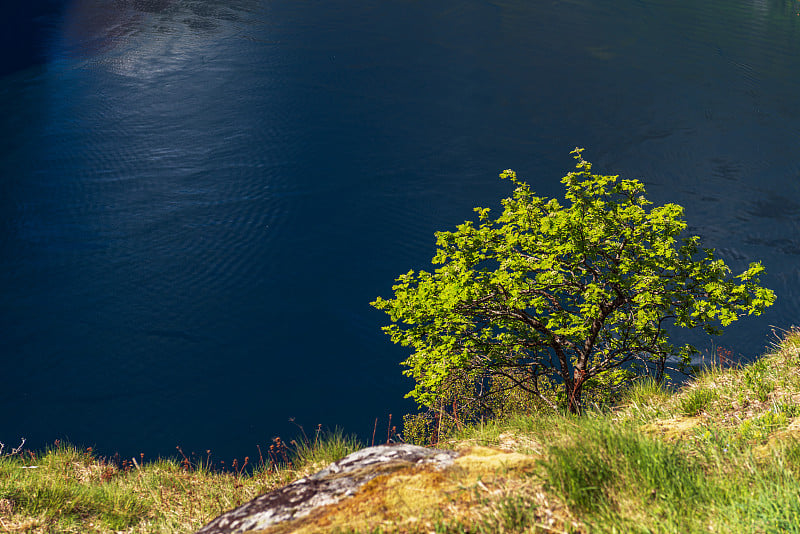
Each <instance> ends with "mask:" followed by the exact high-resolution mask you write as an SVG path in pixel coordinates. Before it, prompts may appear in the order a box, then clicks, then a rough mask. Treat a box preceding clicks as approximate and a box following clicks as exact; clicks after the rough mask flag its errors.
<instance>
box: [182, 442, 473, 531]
mask: <svg viewBox="0 0 800 534" xmlns="http://www.w3.org/2000/svg"><path fill="white" fill-rule="evenodd" d="M456 456H458V453H456V452H455V451H448V450H441V449H428V448H425V447H418V446H416V445H408V444H398V445H380V446H377V447H369V448H366V449H362V450H360V451H357V452H354V453H353V454H350V455H349V456H346V457H345V458H342V459H341V460H339V461H338V462H334V463H332V464H331V465H329V466H328V467H326V468H325V469H323V470H322V471H320V472H318V473H316V474H314V475H311V476H309V477H306V478H301V479H300V480H297V481H295V482H292V483H291V484H289V485H288V486H285V487H283V488H280V489H278V490H275V491H272V492H270V493H265V494H264V495H261V496H260V497H256V498H255V499H253V500H252V501H250V502H248V503H246V504H243V505H242V506H240V507H238V508H236V509H234V510H231V511H229V512H226V513H224V514H222V515H221V516H219V517H217V518H216V519H214V520H213V521H211V522H210V523H209V524H207V525H206V526H204V527H203V528H201V529H200V530H198V531H197V534H234V533H243V532H248V531H252V530H263V529H265V528H267V527H270V526H272V525H274V524H276V523H279V522H281V521H289V520H292V519H299V518H302V517H305V516H307V515H309V514H310V513H311V512H312V511H314V510H316V509H317V508H319V507H321V506H325V505H327V504H333V503H335V502H338V501H340V500H342V499H344V498H345V497H349V496H351V495H353V494H354V493H356V491H358V489H359V488H360V487H361V486H363V485H364V484H366V483H367V482H369V481H370V480H372V479H373V478H375V477H377V476H379V475H383V474H387V473H391V472H393V471H396V470H398V469H402V468H405V467H411V466H415V465H426V464H427V465H432V466H433V467H435V468H437V469H444V468H445V467H448V466H450V465H452V464H453V460H454V459H455V458H456Z"/></svg>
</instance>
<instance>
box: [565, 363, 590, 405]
mask: <svg viewBox="0 0 800 534" xmlns="http://www.w3.org/2000/svg"><path fill="white" fill-rule="evenodd" d="M584 382H586V371H583V370H581V369H576V370H575V378H574V379H571V380H569V381H565V383H564V386H565V387H566V390H567V410H569V413H571V414H579V413H581V392H582V391H583V383H584Z"/></svg>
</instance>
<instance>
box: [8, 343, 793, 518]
mask: <svg viewBox="0 0 800 534" xmlns="http://www.w3.org/2000/svg"><path fill="white" fill-rule="evenodd" d="M799 401H800V333H797V332H795V333H792V334H789V335H787V336H786V337H785V339H784V340H783V341H782V342H781V343H780V345H779V346H777V347H776V348H775V350H774V351H773V352H772V353H771V354H768V355H766V356H764V357H763V358H761V359H760V360H758V361H757V362H755V363H754V364H751V365H749V366H746V367H741V368H731V369H720V368H715V369H710V370H708V371H706V372H705V373H704V374H702V375H701V376H700V377H699V378H698V379H697V380H696V381H695V382H694V383H692V384H691V385H689V386H687V387H685V388H684V389H682V390H681V391H679V392H678V393H676V394H670V393H667V392H664V391H662V390H661V389H659V388H658V387H657V386H655V385H653V384H649V383H641V384H638V385H637V386H635V387H634V388H632V389H631V391H630V392H629V394H628V397H627V401H626V402H625V403H624V405H622V406H620V407H619V408H618V409H617V410H614V411H612V412H610V413H590V414H588V415H585V416H583V417H580V418H575V417H564V416H556V415H550V416H542V415H537V416H535V417H534V416H523V415H520V416H516V417H513V418H510V419H507V420H503V421H494V422H491V423H489V424H485V425H482V426H479V427H474V428H470V429H468V430H466V431H464V432H462V433H460V434H459V435H456V436H453V437H452V438H451V439H450V440H449V444H450V446H452V447H456V448H463V449H465V450H466V451H468V452H467V453H466V454H467V455H466V456H465V458H464V460H463V461H462V462H461V463H460V464H459V468H458V469H457V470H454V471H453V472H452V473H450V474H447V475H446V476H440V475H437V476H436V477H433V475H430V474H428V475H425V476H427V478H425V476H422V475H420V476H417V475H412V474H409V475H408V478H407V479H406V481H405V482H404V483H403V484H402V485H398V484H394V485H393V482H392V481H382V482H379V483H376V484H373V485H372V486H370V488H368V489H367V491H365V492H364V496H363V498H361V499H360V500H359V499H354V500H353V504H350V505H345V506H342V507H341V511H340V512H336V511H333V512H331V513H330V514H328V515H327V516H326V519H325V524H326V525H327V526H326V530H328V531H332V532H336V531H338V532H391V531H402V532H406V531H411V532H413V531H418V532H431V531H433V532H447V533H457V532H487V533H488V532H570V531H571V532H665V533H666V532H681V533H686V532H742V533H745V532H746V533H751V532H798V533H800V498H798V496H799V495H800V402H799ZM479 446H484V447H485V446H488V447H490V448H492V449H482V448H480V447H479ZM355 447H357V444H356V443H354V442H352V441H347V440H345V439H344V438H342V436H341V434H334V435H332V436H330V439H329V440H327V441H324V442H323V443H322V444H321V445H320V446H318V447H311V448H305V449H303V450H302V451H300V452H301V455H300V456H299V457H298V458H297V459H296V460H295V468H294V469H288V468H284V469H281V470H278V472H274V471H271V470H269V469H261V470H259V471H257V472H256V473H255V474H254V475H241V476H237V475H235V474H230V473H228V474H219V473H212V472H209V471H207V470H204V469H202V468H199V469H188V470H186V469H184V466H182V465H181V463H180V462H177V461H171V462H166V461H159V462H153V463H147V464H144V465H142V466H141V467H140V468H137V467H136V466H134V465H132V464H127V465H126V467H127V469H124V468H123V469H120V468H119V467H118V466H113V465H103V464H102V462H99V461H98V459H97V458H94V457H92V456H91V455H90V454H87V453H85V452H80V451H75V450H74V449H70V448H68V447H61V448H58V449H55V450H51V451H48V452H47V453H44V454H42V455H40V456H39V457H37V458H35V459H34V458H31V457H30V455H29V454H27V455H25V456H24V457H20V456H19V455H15V456H11V457H5V458H2V459H0V532H76V533H77V532H126V533H128V532H130V533H133V532H157V533H178V532H181V533H183V532H192V531H193V530H195V529H197V528H198V527H199V526H201V525H202V524H203V523H204V522H206V521H208V520H209V519H211V518H212V517H214V516H215V515H217V514H219V513H220V512H222V511H225V510H227V509H230V508H232V507H234V506H236V505H237V504H239V503H243V502H245V501H247V500H249V499H250V498H252V497H254V496H255V495H257V494H259V493H262V492H264V491H267V490H269V489H272V488H275V487H278V486H280V485H281V484H285V483H287V482H288V481H290V480H293V479H295V478H297V477H299V476H301V475H302V474H303V473H308V472H310V471H313V470H316V469H317V468H319V467H320V466H321V465H323V464H324V463H326V462H328V461H332V460H334V459H336V458H337V457H341V456H343V455H345V454H346V453H347V452H349V451H350V450H353V449H354V448H355ZM497 449H502V450H504V451H506V452H505V453H502V454H500V453H499V452H497ZM493 451H494V452H493ZM492 462H493V463H492ZM28 465H38V466H39V467H38V468H37V469H23V467H26V466H28ZM414 477H416V478H414ZM434 478H435V480H434ZM395 482H396V481H395ZM414 484H416V485H417V486H416V487H418V488H419V490H420V491H419V492H418V493H419V494H420V495H425V497H426V501H425V502H427V503H429V506H427V507H425V506H422V507H421V506H417V507H416V509H415V513H414V514H413V515H411V514H409V513H404V514H399V513H398V512H397V510H398V507H402V506H403V505H405V504H409V509H414V505H413V503H407V502H406V501H408V499H410V498H411V497H409V495H410V493H409V490H408V488H409V487H412V486H413V485H414ZM424 484H433V485H434V486H435V488H434V487H432V488H429V489H427V490H426V487H425V486H424ZM401 486H402V488H403V489H402V491H404V492H405V493H402V494H401V493H398V492H400V491H401ZM434 489H435V491H433V490H434ZM436 492H438V495H439V496H440V497H441V498H438V499H437V498H433V496H434V494H435V493H436ZM398 495H400V497H401V498H400V500H399V501H398ZM404 499H405V501H404ZM387 503H392V505H391V506H387V505H386V504H387ZM348 507H349V508H348ZM354 507H360V508H358V509H357V510H358V513H353V512H354V511H355V510H356V508H354ZM337 514H338V516H337ZM336 517H341V518H350V519H352V518H353V517H358V518H359V521H360V522H359V523H352V522H348V521H342V522H338V523H337V520H336ZM337 525H338V526H337ZM308 528H309V529H310V530H309V531H319V527H318V525H317V524H315V525H312V526H310V527H308Z"/></svg>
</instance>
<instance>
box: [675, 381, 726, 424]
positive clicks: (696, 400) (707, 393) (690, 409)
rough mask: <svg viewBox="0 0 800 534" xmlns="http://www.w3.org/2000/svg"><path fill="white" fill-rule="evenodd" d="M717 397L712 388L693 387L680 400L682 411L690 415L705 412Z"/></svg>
mask: <svg viewBox="0 0 800 534" xmlns="http://www.w3.org/2000/svg"><path fill="white" fill-rule="evenodd" d="M716 398H717V394H716V392H714V391H713V390H711V389H705V388H700V387H697V388H693V389H691V390H689V391H688V392H687V393H686V395H685V396H683V397H682V398H681V400H680V409H681V413H682V414H683V415H686V416H688V417H694V416H695V415H697V414H699V413H701V412H703V411H704V410H705V409H706V408H707V407H708V405H709V404H711V402H713V401H714V400H716Z"/></svg>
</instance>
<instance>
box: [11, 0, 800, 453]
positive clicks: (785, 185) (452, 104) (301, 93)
mask: <svg viewBox="0 0 800 534" xmlns="http://www.w3.org/2000/svg"><path fill="white" fill-rule="evenodd" d="M797 9H798V6H797V5H796V2H793V1H745V0H726V1H721V0H710V1H707V2H702V3H698V2H694V1H690V0H677V1H674V0H673V1H670V2H666V1H659V0H640V1H633V0H626V1H615V2H603V3H597V2H586V1H582V0H575V1H569V2H567V1H529V0H526V1H512V0H498V1H463V0H459V1H448V0H444V1H441V2H416V1H411V0H397V1H392V0H390V1H382V2H362V3H350V2H298V1H295V0H291V1H289V0H285V1H284V0H275V1H267V0H227V1H222V0H120V1H117V2H113V3H109V2H104V1H101V0H72V1H64V2H61V3H58V2H54V3H51V5H50V6H49V7H48V8H47V9H43V10H39V11H36V12H33V11H30V12H24V13H23V14H22V16H27V17H28V18H27V19H25V21H24V22H25V23H24V24H20V25H18V26H17V27H19V28H35V29H36V31H17V33H12V34H11V35H13V37H14V39H15V40H16V42H17V45H18V46H19V50H24V51H25V53H24V54H22V55H21V56H17V55H14V54H13V53H12V52H10V51H9V50H8V49H7V50H5V51H4V52H3V56H2V61H3V68H2V69H0V72H1V73H2V74H3V77H2V78H0V132H2V141H3V142H2V145H0V164H2V166H1V167H0V169H1V170H0V355H2V364H3V371H2V375H0V376H2V382H1V386H2V387H0V398H1V399H2V407H3V409H2V410H1V411H0V441H3V442H6V443H9V442H12V441H14V440H16V439H17V438H19V437H21V436H25V437H27V438H28V440H29V444H31V445H32V446H34V447H36V446H42V445H44V444H46V443H48V442H51V441H53V440H54V439H69V440H71V441H73V442H76V443H79V444H84V445H92V446H95V447H96V448H98V449H100V450H102V451H105V452H106V453H113V452H114V451H119V452H120V453H121V454H123V455H130V454H136V453H138V452H145V453H146V454H147V455H148V456H150V457H152V456H155V455H171V454H173V453H174V452H175V446H176V445H181V446H182V447H183V449H184V450H185V451H187V452H188V451H205V450H206V449H211V450H212V451H213V453H214V454H215V456H216V457H217V458H221V459H226V460H229V459H230V458H232V457H234V456H238V457H240V459H241V457H243V456H245V455H250V456H251V457H254V456H255V454H256V452H257V451H256V449H255V445H256V444H257V443H259V444H262V446H263V445H264V444H265V443H268V442H269V441H270V439H271V438H272V437H273V436H275V435H278V434H281V435H283V436H284V437H285V438H286V437H287V436H288V437H291V436H293V435H294V434H295V431H296V429H295V428H294V427H292V426H291V425H290V424H289V423H288V419H289V418H290V417H294V418H296V422H298V423H300V424H302V425H304V426H305V428H306V430H310V429H311V428H313V427H315V426H316V425H317V423H321V424H323V426H326V427H333V426H336V425H339V426H343V427H344V428H345V429H346V430H347V431H349V432H355V433H359V434H361V435H362V436H364V437H365V438H368V437H369V435H370V434H371V432H372V428H373V423H374V420H375V418H376V417H378V418H380V422H379V429H383V430H381V432H385V428H384V427H385V425H386V423H387V418H388V415H389V413H392V414H393V415H394V421H395V422H397V421H398V419H399V418H400V415H401V414H402V413H403V412H407V411H409V410H411V409H412V408H413V405H412V404H411V403H410V402H409V401H406V400H403V395H404V394H405V393H406V392H407V391H408V390H409V389H410V384H409V382H408V381H407V380H405V379H404V378H403V377H402V376H401V374H400V371H401V368H400V366H399V365H398V363H399V362H400V361H401V360H402V359H404V357H405V356H406V354H407V353H406V351H405V349H402V348H399V347H394V346H392V345H391V344H390V343H389V341H388V340H387V339H386V338H385V337H384V335H383V334H382V333H381V332H380V326H381V325H383V324H384V323H385V318H384V317H383V316H382V314H381V313H380V312H377V311H375V310H372V309H371V308H370V307H369V304H368V303H369V302H370V301H371V300H373V299H374V298H375V297H376V296H378V295H383V296H388V295H389V293H390V290H391V284H392V281H393V279H394V278H395V277H396V276H397V275H399V274H400V273H403V272H406V271H407V270H409V269H411V268H415V269H416V268H424V267H425V266H426V265H429V261H430V258H431V256H432V255H433V252H434V247H433V233H434V231H436V230H440V229H446V228H452V227H453V226H455V225H456V224H458V223H460V222H462V221H463V220H465V219H467V218H470V217H471V216H472V211H471V208H472V207H474V206H479V205H481V206H484V205H486V206H492V207H496V206H497V205H498V200H499V198H501V197H502V196H505V195H507V194H509V192H510V190H509V188H508V184H507V183H503V182H501V181H500V180H499V179H497V174H498V172H499V171H501V170H503V169H506V168H514V169H515V170H517V171H518V173H519V174H520V175H521V176H524V177H526V178H527V179H528V180H529V181H530V182H531V183H532V184H533V185H534V189H535V190H536V191H537V192H538V193H540V194H542V195H547V196H554V195H558V194H560V190H561V184H560V182H559V180H560V178H561V177H562V176H563V175H564V174H565V173H566V172H568V171H569V170H570V168H571V167H572V165H573V161H572V160H571V158H570V156H569V151H570V150H571V149H572V148H574V147H575V146H584V147H586V152H585V155H586V157H587V158H588V159H589V160H591V161H592V162H594V163H595V170H598V171H602V172H610V173H614V174H622V175H624V176H625V177H630V178H640V179H642V180H643V181H644V182H645V183H646V184H647V186H648V191H649V193H650V195H651V196H652V198H653V199H654V200H656V201H657V202H658V203H664V202H676V203H679V204H681V205H683V206H684V207H685V208H686V214H687V219H688V221H689V223H690V226H691V231H692V232H693V233H695V234H698V235H700V236H702V237H703V239H704V242H705V244H706V245H707V246H711V247H716V248H717V249H718V250H719V253H720V257H722V258H723V259H725V260H726V261H728V262H729V263H730V264H731V265H732V266H733V267H734V269H742V268H744V267H745V266H746V265H747V263H748V262H749V261H753V260H756V259H761V260H763V262H764V264H765V266H766V268H767V273H768V274H767V276H766V278H765V280H764V281H765V284H766V285H767V286H768V287H771V288H772V289H774V290H775V291H776V292H777V294H778V301H777V304H776V305H775V306H774V307H773V308H771V309H770V310H769V311H768V313H766V314H765V315H764V316H762V317H759V318H750V319H745V320H743V321H741V322H740V323H736V324H735V325H734V326H733V327H731V328H730V330H729V332H728V333H727V334H726V335H725V336H724V337H723V338H721V339H719V340H717V341H716V343H718V344H720V345H723V346H726V347H729V348H730V349H732V350H733V351H734V353H735V354H736V355H737V356H739V355H741V356H744V357H753V356H755V355H758V354H759V353H761V352H762V351H763V349H764V347H765V345H766V344H767V343H768V342H769V339H768V338H769V335H770V331H771V325H774V326H776V327H779V328H787V327H789V326H790V325H792V324H794V323H796V322H797V321H798V316H800V315H799V312H800V309H798V308H799V306H798V303H800V291H799V290H798V282H800V268H799V266H798V258H800V237H798V235H799V233H798V230H800V228H799V226H800V224H798V221H799V220H800V156H799V155H798V154H800V151H798V142H799V141H798V139H800V136H799V135H798V133H799V132H798V130H799V129H800V120H799V119H800V99H798V98H797V95H798V94H800V17H798V14H797ZM4 24H7V25H8V24H9V23H8V22H6V23H4ZM7 29H8V30H9V31H11V30H13V28H11V26H9V28H7ZM6 34H8V32H6ZM689 338H690V339H691V340H692V341H694V342H695V343H697V344H698V345H699V346H701V347H702V348H704V349H706V350H712V345H711V342H710V341H709V340H707V339H705V338H703V337H700V336H696V335H692V336H689Z"/></svg>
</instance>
